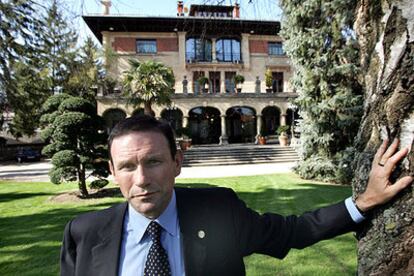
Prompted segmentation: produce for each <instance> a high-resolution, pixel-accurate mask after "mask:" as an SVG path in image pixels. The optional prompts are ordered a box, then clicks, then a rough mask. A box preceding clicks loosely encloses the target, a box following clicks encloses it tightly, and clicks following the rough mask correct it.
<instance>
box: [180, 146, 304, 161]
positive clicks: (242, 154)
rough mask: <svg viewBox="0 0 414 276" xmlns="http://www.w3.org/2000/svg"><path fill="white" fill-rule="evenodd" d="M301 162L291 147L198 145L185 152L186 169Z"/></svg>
mask: <svg viewBox="0 0 414 276" xmlns="http://www.w3.org/2000/svg"><path fill="white" fill-rule="evenodd" d="M298 160H299V157H298V154H297V153H296V152H295V150H294V149H293V148H291V147H281V146H279V145H272V144H270V145H253V144H231V145H226V146H218V145H197V146H192V147H191V148H190V149H188V150H186V151H185V152H184V164H183V166H184V167H196V166H222V165H242V164H261V163H285V162H296V161H298Z"/></svg>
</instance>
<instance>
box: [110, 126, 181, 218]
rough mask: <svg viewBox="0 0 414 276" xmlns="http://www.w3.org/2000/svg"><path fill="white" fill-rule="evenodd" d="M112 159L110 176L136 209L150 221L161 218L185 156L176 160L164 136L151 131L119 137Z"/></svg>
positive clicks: (113, 142)
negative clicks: (172, 156)
mask: <svg viewBox="0 0 414 276" xmlns="http://www.w3.org/2000/svg"><path fill="white" fill-rule="evenodd" d="M111 156H112V162H113V164H112V163H110V164H109V167H110V170H111V173H112V175H113V176H114V179H115V182H116V183H117V184H118V185H119V186H120V189H121V192H122V194H123V196H124V197H125V198H126V199H127V200H128V201H129V202H130V204H131V205H132V206H133V208H134V209H135V210H136V211H137V212H139V213H141V214H142V215H144V216H145V217H147V218H150V219H155V218H157V217H158V216H159V215H161V213H162V212H163V211H164V210H165V208H166V207H167V205H168V203H169V202H170V199H171V195H172V192H173V188H174V183H175V177H176V176H178V175H179V174H180V172H181V163H182V153H181V152H180V151H177V154H176V156H175V159H174V160H173V159H172V158H171V153H170V148H169V146H168V141H167V139H166V138H165V137H164V135H162V134H161V133H158V132H154V131H149V132H132V133H128V134H126V135H123V136H120V137H116V138H115V139H114V140H113V141H112V145H111Z"/></svg>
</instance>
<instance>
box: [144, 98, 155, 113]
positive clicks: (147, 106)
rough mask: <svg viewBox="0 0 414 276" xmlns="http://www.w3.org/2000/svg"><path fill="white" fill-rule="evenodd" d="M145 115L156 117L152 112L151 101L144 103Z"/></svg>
mask: <svg viewBox="0 0 414 276" xmlns="http://www.w3.org/2000/svg"><path fill="white" fill-rule="evenodd" d="M144 114H145V115H150V116H153V117H154V111H153V110H152V103H151V102H150V101H148V102H145V103H144Z"/></svg>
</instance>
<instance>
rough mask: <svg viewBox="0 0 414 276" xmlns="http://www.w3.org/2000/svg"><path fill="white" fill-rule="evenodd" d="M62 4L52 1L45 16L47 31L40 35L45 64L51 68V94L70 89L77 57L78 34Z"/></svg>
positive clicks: (56, 0) (55, 0) (45, 28)
mask: <svg viewBox="0 0 414 276" xmlns="http://www.w3.org/2000/svg"><path fill="white" fill-rule="evenodd" d="M61 5H62V3H59V2H58V0H53V1H52V3H51V6H50V7H49V8H48V10H47V12H46V16H45V18H44V30H45V31H44V32H43V33H42V36H41V37H40V40H41V41H42V53H43V60H44V63H45V64H44V66H45V67H46V68H48V70H49V79H50V93H51V94H54V93H58V92H65V91H67V90H68V89H67V88H68V87H67V86H68V80H69V77H70V68H71V67H73V62H74V61H75V60H76V57H77V52H76V51H77V49H76V41H77V35H76V33H75V31H74V30H73V29H72V28H71V27H70V26H69V25H68V22H67V18H65V17H64V16H63V13H62V11H61V8H59V7H61Z"/></svg>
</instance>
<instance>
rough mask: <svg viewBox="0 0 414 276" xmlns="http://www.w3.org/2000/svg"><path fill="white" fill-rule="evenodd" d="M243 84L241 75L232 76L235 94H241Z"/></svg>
mask: <svg viewBox="0 0 414 276" xmlns="http://www.w3.org/2000/svg"><path fill="white" fill-rule="evenodd" d="M243 83H244V76H243V75H238V74H237V75H235V76H234V84H235V85H236V91H237V93H241V90H242V88H241V85H242V84H243Z"/></svg>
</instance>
